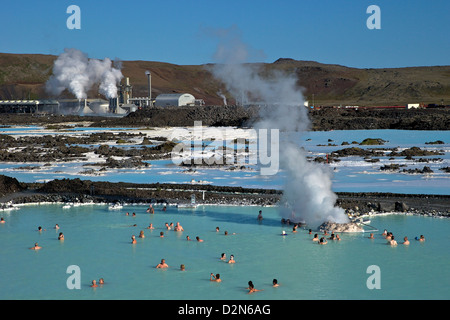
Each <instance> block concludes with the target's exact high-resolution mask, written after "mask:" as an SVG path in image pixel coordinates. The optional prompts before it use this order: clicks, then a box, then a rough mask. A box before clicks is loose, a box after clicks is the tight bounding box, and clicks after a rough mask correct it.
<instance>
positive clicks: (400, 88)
mask: <svg viewBox="0 0 450 320" xmlns="http://www.w3.org/2000/svg"><path fill="white" fill-rule="evenodd" d="M55 59H56V56H54V55H44V54H10V53H0V99H46V98H51V96H49V95H48V94H47V93H46V92H45V90H44V84H45V82H46V81H47V79H48V78H49V77H50V75H51V74H52V68H53V62H54V60H55ZM259 65H260V66H261V68H262V72H267V71H271V70H280V71H283V72H286V73H294V74H295V75H296V76H297V78H298V85H299V86H301V87H303V88H305V90H304V95H305V98H306V99H307V100H309V101H311V102H312V95H313V94H314V101H315V104H316V105H340V104H342V105H369V106H370V105H401V104H406V103H437V104H440V103H441V102H442V101H443V102H444V104H450V66H426V67H407V68H380V69H378V68H377V69H358V68H351V67H346V66H341V65H334V64H323V63H319V62H316V61H299V60H294V59H291V58H280V59H277V60H276V61H274V62H273V63H260V64H259ZM146 70H150V71H151V72H152V92H153V97H155V96H156V95H158V94H160V93H171V92H188V93H191V94H193V95H194V96H195V97H196V98H199V99H203V100H204V101H205V102H206V104H210V105H221V104H222V101H223V99H222V98H221V97H220V96H219V95H218V94H217V93H218V92H219V91H221V92H222V93H224V94H225V95H226V96H227V100H228V101H229V103H230V104H233V103H234V99H233V97H231V96H230V95H229V94H227V93H226V90H225V87H224V85H223V84H222V83H220V82H218V81H217V80H216V79H214V78H213V76H212V75H211V73H210V72H209V71H208V70H207V68H206V65H176V64H170V63H164V62H155V61H141V60H137V61H122V73H123V74H124V76H126V77H129V78H130V82H131V84H132V86H133V96H135V97H138V96H146V95H147V77H146V75H145V71H146ZM90 94H91V95H90V96H91V97H98V93H97V91H96V90H93V91H92V92H91V93H90ZM68 97H72V95H71V94H70V93H68V92H64V93H63V94H62V98H68Z"/></svg>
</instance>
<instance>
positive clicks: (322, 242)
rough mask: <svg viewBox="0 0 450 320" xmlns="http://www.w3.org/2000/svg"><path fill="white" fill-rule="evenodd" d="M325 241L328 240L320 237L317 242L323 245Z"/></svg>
mask: <svg viewBox="0 0 450 320" xmlns="http://www.w3.org/2000/svg"><path fill="white" fill-rule="evenodd" d="M327 243H328V241H327V240H326V239H325V238H324V237H322V238H320V240H319V244H322V245H325V244H327Z"/></svg>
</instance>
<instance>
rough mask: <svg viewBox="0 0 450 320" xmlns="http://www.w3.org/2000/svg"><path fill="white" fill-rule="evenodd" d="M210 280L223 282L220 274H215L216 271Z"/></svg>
mask: <svg viewBox="0 0 450 320" xmlns="http://www.w3.org/2000/svg"><path fill="white" fill-rule="evenodd" d="M209 281H214V282H222V279H220V274H218V273H217V274H215V275H214V273H211V274H210V275H209Z"/></svg>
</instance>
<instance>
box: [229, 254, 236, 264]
mask: <svg viewBox="0 0 450 320" xmlns="http://www.w3.org/2000/svg"><path fill="white" fill-rule="evenodd" d="M228 263H236V261H235V260H234V256H233V255H231V256H230V260H228Z"/></svg>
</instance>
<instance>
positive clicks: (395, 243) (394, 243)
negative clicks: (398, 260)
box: [388, 236, 397, 246]
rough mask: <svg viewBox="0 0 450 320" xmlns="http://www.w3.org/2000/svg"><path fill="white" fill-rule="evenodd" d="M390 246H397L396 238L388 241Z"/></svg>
mask: <svg viewBox="0 0 450 320" xmlns="http://www.w3.org/2000/svg"><path fill="white" fill-rule="evenodd" d="M388 244H390V245H391V246H396V245H397V241H395V239H394V236H391V239H390V240H389V241H388Z"/></svg>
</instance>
